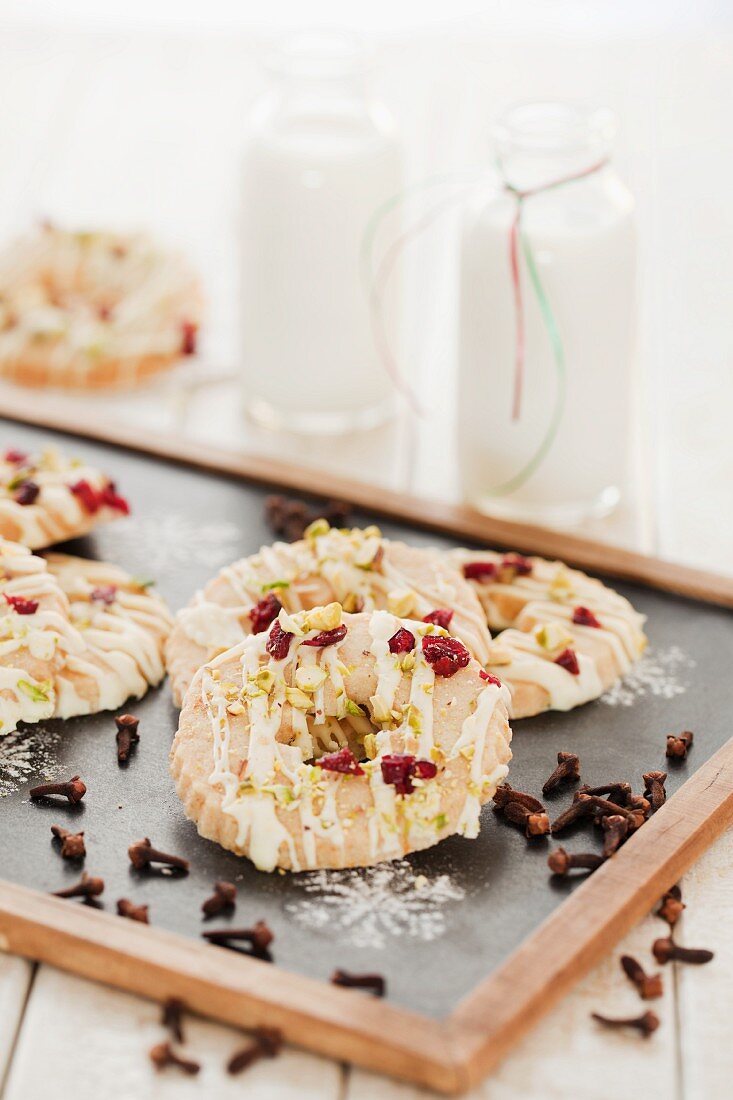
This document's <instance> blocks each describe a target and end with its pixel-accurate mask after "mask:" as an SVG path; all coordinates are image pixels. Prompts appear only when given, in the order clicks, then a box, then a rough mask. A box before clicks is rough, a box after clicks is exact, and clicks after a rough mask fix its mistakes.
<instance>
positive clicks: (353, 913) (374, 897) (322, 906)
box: [285, 859, 466, 950]
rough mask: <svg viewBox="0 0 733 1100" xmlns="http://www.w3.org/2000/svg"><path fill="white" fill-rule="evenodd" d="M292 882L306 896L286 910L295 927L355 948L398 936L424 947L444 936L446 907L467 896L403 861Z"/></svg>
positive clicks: (446, 880) (380, 944)
mask: <svg viewBox="0 0 733 1100" xmlns="http://www.w3.org/2000/svg"><path fill="white" fill-rule="evenodd" d="M293 882H294V885H296V886H299V887H301V889H302V890H303V891H304V893H305V895H306V896H305V897H304V898H300V899H298V900H297V901H292V902H288V904H287V905H286V907H285V908H286V910H287V911H288V913H290V915H291V916H292V917H294V919H295V920H296V921H298V923H300V924H304V925H307V926H308V927H309V928H314V929H317V928H328V930H329V932H332V933H334V934H335V935H336V936H338V937H339V938H340V939H342V940H345V941H347V942H349V943H351V944H353V945H354V947H369V948H376V949H378V950H383V949H384V948H385V947H386V946H387V942H388V940H390V939H392V938H395V937H399V936H406V937H408V938H410V939H417V940H423V941H424V942H430V941H431V940H436V939H438V938H439V937H440V936H443V935H444V934H445V931H446V927H447V925H446V914H445V911H444V908H445V906H446V905H447V904H448V903H450V902H457V901H462V900H463V898H464V897H465V896H466V892H465V890H464V889H463V888H462V887H460V886H457V885H456V884H455V883H454V882H452V881H451V879H450V876H449V875H446V874H442V875H435V876H434V877H432V878H427V877H426V876H425V875H422V874H419V873H418V872H416V871H415V869H414V868H413V867H412V866H411V865H410V864H409V863H408V862H407V860H404V859H403V860H398V861H397V862H395V863H380V864H378V865H377V866H376V867H365V868H358V869H354V870H347V871H313V872H310V873H308V874H305V875H297V876H295V877H294V879H293Z"/></svg>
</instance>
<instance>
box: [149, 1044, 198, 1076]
mask: <svg viewBox="0 0 733 1100" xmlns="http://www.w3.org/2000/svg"><path fill="white" fill-rule="evenodd" d="M150 1061H151V1062H152V1063H153V1065H154V1066H155V1068H156V1069H157V1070H162V1069H166V1068H167V1067H168V1066H175V1067H176V1068H177V1069H180V1070H182V1071H183V1072H184V1073H186V1074H188V1076H189V1077H194V1076H195V1075H196V1074H197V1073H198V1072H199V1070H200V1069H201V1066H200V1065H199V1063H198V1062H192V1061H190V1060H189V1059H188V1058H182V1057H181V1055H180V1054H177V1053H176V1051H175V1050H174V1049H173V1047H172V1046H171V1044H170V1043H157V1044H156V1045H155V1046H154V1047H153V1048H152V1050H151V1051H150Z"/></svg>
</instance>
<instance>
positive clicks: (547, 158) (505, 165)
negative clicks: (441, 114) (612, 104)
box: [494, 104, 615, 191]
mask: <svg viewBox="0 0 733 1100" xmlns="http://www.w3.org/2000/svg"><path fill="white" fill-rule="evenodd" d="M614 131H615V119H614V118H613V116H612V115H611V113H610V112H608V111H605V110H603V111H600V110H595V111H591V110H587V109H583V108H578V107H574V106H571V105H567V104H530V105H527V106H525V107H517V108H514V109H512V110H511V111H508V112H507V113H506V114H505V115H503V116H502V118H500V119H499V121H498V123H497V125H496V127H495V129H494V141H495V149H496V160H497V164H498V167H499V170H500V172H501V174H502V176H503V178H504V180H505V181H506V182H507V183H508V184H510V185H511V186H512V187H514V188H516V189H517V190H520V191H533V190H537V189H540V190H541V189H542V188H544V187H547V186H548V185H550V184H553V183H555V182H558V181H560V180H565V179H568V178H575V177H581V178H582V177H583V176H584V175H586V174H587V175H588V176H589V177H591V178H592V176H593V174H594V171H597V170H598V168H599V166H602V165H605V164H606V163H608V161H609V159H610V156H611V148H612V142H613V134H614Z"/></svg>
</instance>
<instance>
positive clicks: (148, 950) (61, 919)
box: [0, 881, 465, 1095]
mask: <svg viewBox="0 0 733 1100" xmlns="http://www.w3.org/2000/svg"><path fill="white" fill-rule="evenodd" d="M0 949H3V950H6V951H8V952H11V953H13V954H16V955H21V956H24V957H25V958H29V959H33V960H35V961H37V962H42V963H48V964H49V965H51V966H55V967H58V968H59V969H61V970H65V971H68V972H69V973H72V974H77V975H79V976H81V977H83V978H88V979H91V980H93V981H99V982H104V983H105V984H107V985H112V986H115V987H116V988H119V989H123V990H126V991H128V992H131V993H135V994H137V995H139V996H142V997H145V998H146V999H148V1000H154V1001H158V1002H161V1003H162V1002H164V1001H165V1000H166V999H167V998H169V997H179V998H180V999H181V1000H182V1001H184V1002H185V1004H186V1006H187V1007H188V1008H189V1009H190V1010H191V1011H192V1012H195V1013H196V1014H198V1015H201V1016H206V1017H209V1018H211V1019H215V1020H218V1021H221V1022H222V1023H225V1024H230V1025H233V1026H235V1027H241V1028H245V1029H246V1028H250V1027H259V1026H267V1027H277V1028H279V1029H280V1030H281V1031H282V1032H283V1035H284V1036H285V1038H286V1040H287V1041H288V1042H290V1043H292V1044H294V1045H295V1046H298V1047H301V1048H303V1049H307V1050H311V1051H313V1052H315V1053H316V1054H320V1055H324V1056H325V1057H328V1058H331V1059H334V1060H335V1061H341V1062H343V1061H348V1062H353V1063H355V1064H356V1065H359V1066H362V1067H364V1068H366V1069H370V1070H375V1071H377V1072H380V1073H384V1074H388V1075H389V1076H392V1077H396V1078H400V1079H402V1080H407V1081H411V1082H414V1083H415V1084H418V1085H424V1086H428V1087H430V1088H432V1089H435V1090H438V1091H441V1092H443V1093H445V1094H449V1095H452V1094H456V1093H458V1092H460V1091H462V1090H463V1088H464V1087H465V1080H464V1074H463V1071H462V1069H461V1067H457V1066H456V1065H455V1064H454V1062H453V1055H452V1051H451V1049H450V1046H449V1044H448V1041H447V1037H446V1029H445V1028H444V1027H443V1025H442V1024H441V1022H440V1021H438V1020H435V1019H432V1018H430V1017H427V1016H425V1017H424V1016H420V1015H419V1014H417V1013H413V1012H409V1011H407V1010H406V1009H401V1008H398V1007H395V1006H394V1005H390V1004H385V1003H384V1002H383V1001H376V1000H375V999H374V998H371V997H368V996H365V995H364V994H361V993H359V992H356V991H353V990H344V989H340V988H338V987H336V986H332V985H328V984H326V983H323V982H320V981H316V980H314V979H311V978H306V977H304V976H302V975H299V974H293V973H291V972H288V971H285V970H281V969H280V968H278V967H276V966H272V965H271V964H268V963H264V962H261V961H259V960H257V959H249V958H246V957H238V956H236V955H234V954H233V953H232V952H230V951H227V950H226V949H222V948H217V947H212V946H210V945H208V944H203V943H197V942H196V941H194V940H190V939H188V938H186V937H183V936H179V935H177V934H176V933H173V932H168V931H165V930H163V929H158V928H155V927H153V926H146V925H142V924H138V923H136V922H133V921H125V920H122V919H121V918H119V917H116V916H113V915H112V914H110V913H105V912H101V911H99V910H95V909H92V908H90V907H87V906H85V905H83V904H79V903H76V902H71V903H69V902H68V901H61V900H60V899H58V898H54V897H51V896H48V895H45V894H41V893H39V892H38V891H36V890H31V889H29V888H28V887H24V886H17V885H15V884H12V883H8V882H3V881H0ZM145 1053H146V1052H145V1051H144V1050H141V1052H140V1056H141V1058H143V1057H144V1056H145Z"/></svg>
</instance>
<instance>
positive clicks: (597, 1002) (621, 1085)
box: [346, 917, 676, 1100]
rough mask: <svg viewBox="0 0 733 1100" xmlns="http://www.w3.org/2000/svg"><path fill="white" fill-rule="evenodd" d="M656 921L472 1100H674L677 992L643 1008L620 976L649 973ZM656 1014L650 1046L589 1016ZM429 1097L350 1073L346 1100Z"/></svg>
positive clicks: (650, 920)
mask: <svg viewBox="0 0 733 1100" xmlns="http://www.w3.org/2000/svg"><path fill="white" fill-rule="evenodd" d="M658 926H659V921H658V920H656V918H654V917H648V918H647V919H646V920H644V921H643V922H642V923H641V924H640V925H639V926H638V927H637V928H635V929H633V931H632V932H631V933H630V934H629V935H628V936H627V937H626V938H625V940H624V941H623V943H622V944H621V945H620V946H619V947H618V948H617V949H616V950H614V951H613V952H612V953H611V955H609V957H608V958H607V959H606V960H605V961H604V962H603V963H602V964H601V965H600V966H598V967H597V968H596V969H595V970H594V971H593V972H592V973H591V974H589V975H588V977H587V978H586V979H585V980H584V981H583V982H581V984H580V985H579V986H578V987H577V989H576V990H575V991H574V992H573V993H572V994H571V995H570V996H569V997H567V998H566V999H565V1000H564V1001H563V1002H562V1003H561V1004H560V1005H558V1006H557V1008H555V1009H554V1010H553V1011H552V1012H551V1014H550V1015H549V1016H548V1017H547V1018H546V1019H545V1020H543V1021H542V1023H540V1025H539V1026H538V1027H537V1028H536V1029H535V1030H534V1031H533V1032H531V1034H529V1035H528V1036H527V1037H526V1038H525V1039H524V1040H523V1041H522V1042H521V1043H520V1044H519V1046H518V1047H517V1048H516V1049H515V1050H514V1052H513V1053H512V1054H510V1055H509V1057H508V1058H507V1059H506V1061H505V1062H504V1063H503V1064H502V1065H501V1066H500V1067H499V1069H498V1070H497V1071H496V1073H495V1074H494V1075H493V1076H492V1077H490V1078H489V1079H488V1080H487V1081H485V1082H484V1084H483V1085H481V1086H479V1087H478V1088H476V1089H474V1090H473V1091H472V1092H471V1093H469V1094H468V1100H519V1098H520V1097H521V1100H569V1098H570V1097H572V1098H577V1097H580V1096H584V1095H589V1096H592V1097H593V1100H618V1098H619V1097H620V1096H627V1095H628V1096H632V1095H636V1094H637V1093H638V1092H639V1090H640V1087H641V1086H640V1083H643V1088H642V1090H641V1091H642V1092H643V1095H644V1097H645V1100H669V1098H670V1097H673V1096H674V1095H675V1084H676V1058H675V993H674V988H673V983H672V982H671V981H669V980H668V981H667V988H666V989H665V994H664V997H663V998H660V999H659V1000H657V1001H654V1002H644V1001H641V1000H640V999H639V997H638V995H637V994H636V992H635V990H634V989H633V987H632V986H631V984H630V983H629V981H628V979H627V978H626V977H625V976H624V975H623V974H622V972H621V968H620V965H619V957H620V956H621V955H622V954H624V953H626V954H630V955H634V956H635V957H637V958H638V959H639V961H640V962H642V964H643V965H644V966H645V967H652V968H653V965H654V964H653V960H651V963H650V956H649V948H650V946H651V944H652V942H653V940H654V937H655V935H656V934H657V932H658ZM646 1008H652V1009H654V1011H655V1012H656V1013H657V1015H658V1016H659V1018H660V1020H661V1021H662V1025H661V1027H660V1028H659V1030H658V1031H657V1032H656V1033H655V1034H654V1035H653V1036H652V1037H651V1038H650V1039H648V1040H646V1039H643V1038H641V1037H640V1036H638V1035H636V1034H635V1033H634V1034H630V1035H629V1034H622V1033H620V1032H615V1031H606V1030H603V1029H602V1028H601V1027H600V1026H599V1025H598V1024H596V1023H595V1022H594V1021H593V1020H591V1019H590V1013H591V1012H594V1011H596V1012H602V1013H604V1014H605V1015H608V1016H615V1015H618V1016H627V1015H628V1016H632V1015H634V1016H637V1015H639V1014H640V1013H641V1012H643V1011H644V1010H645V1009H646ZM433 1095H434V1094H433V1093H432V1092H428V1091H425V1090H423V1089H415V1088H412V1087H411V1086H409V1085H401V1084H396V1083H395V1082H391V1081H390V1082H387V1081H385V1080H383V1079H382V1078H378V1077H376V1076H375V1075H374V1074H371V1073H366V1072H364V1071H362V1070H352V1072H351V1075H350V1079H349V1088H348V1090H347V1095H346V1100H374V1098H376V1097H379V1100H421V1098H422V1100H427V1098H428V1097H432V1096H433Z"/></svg>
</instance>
